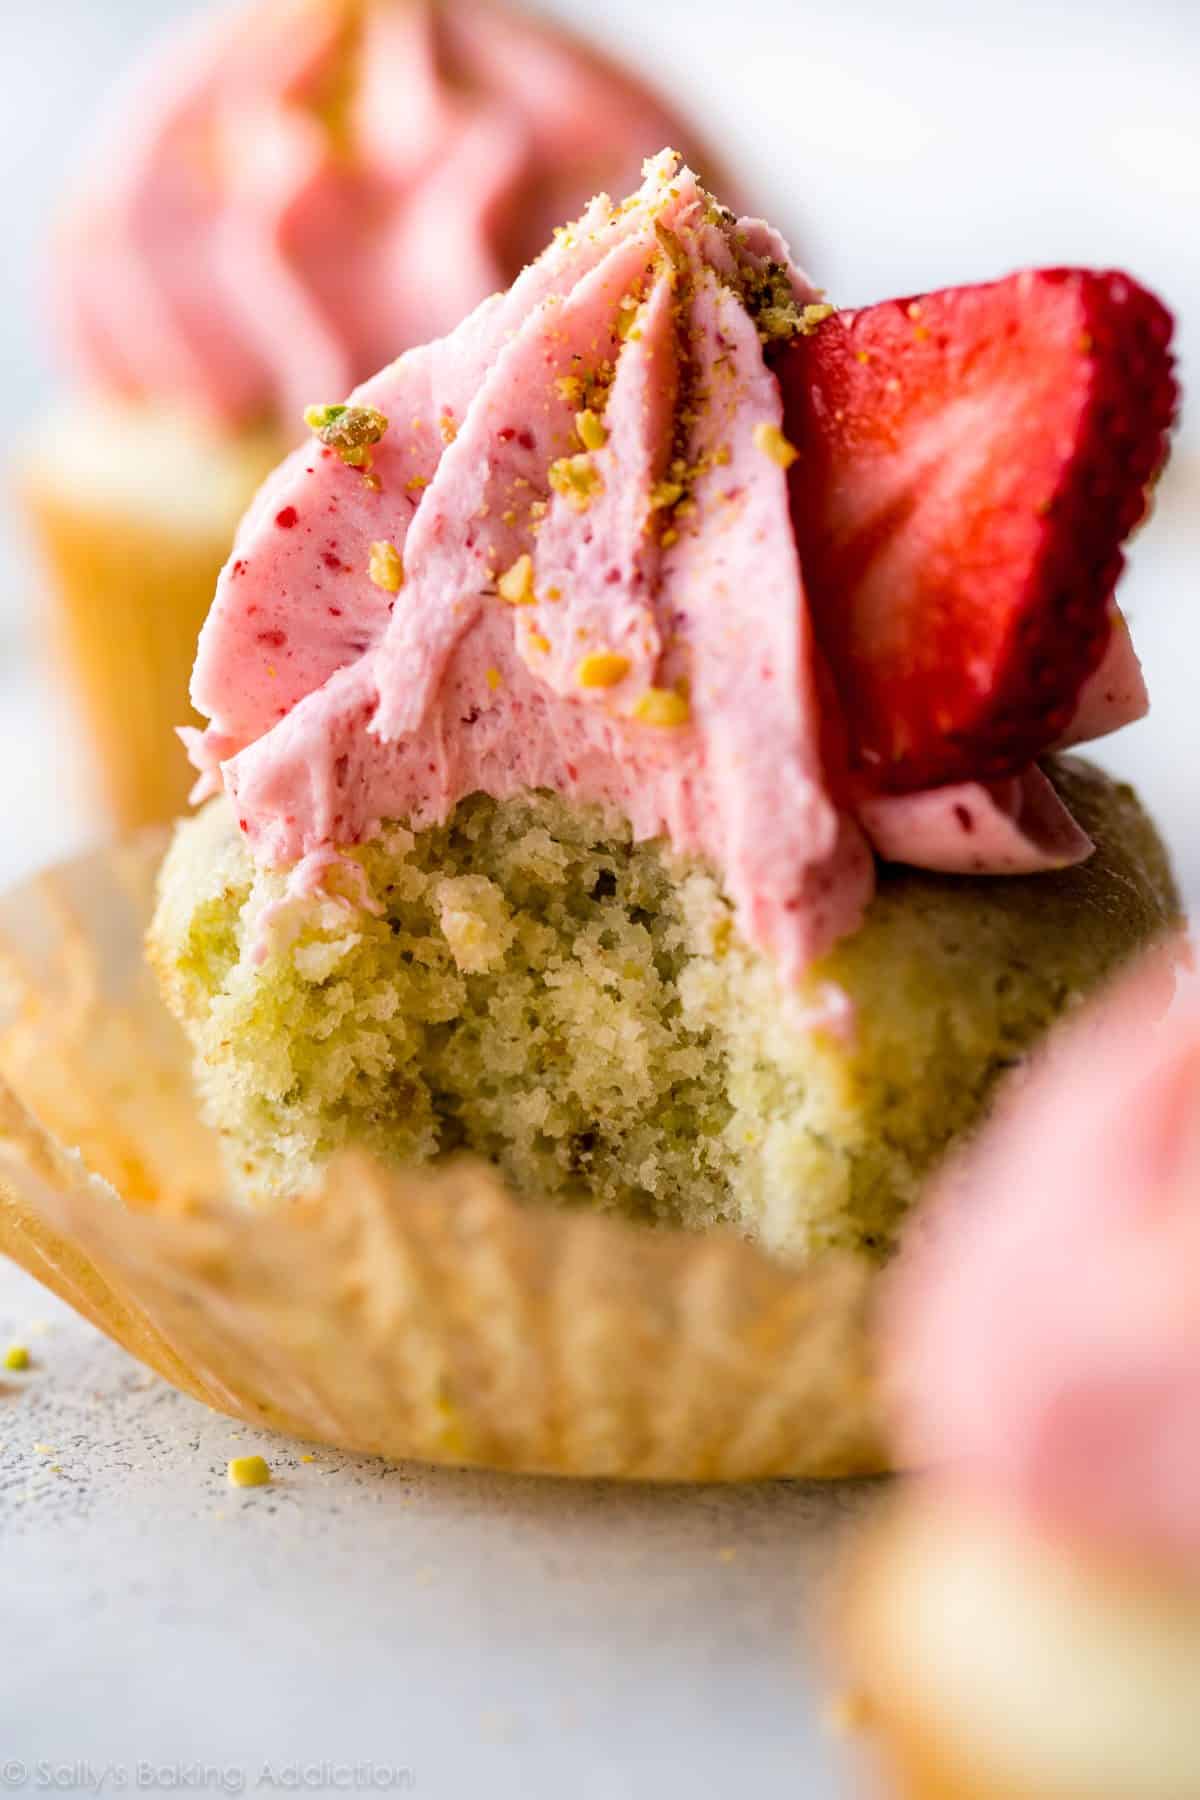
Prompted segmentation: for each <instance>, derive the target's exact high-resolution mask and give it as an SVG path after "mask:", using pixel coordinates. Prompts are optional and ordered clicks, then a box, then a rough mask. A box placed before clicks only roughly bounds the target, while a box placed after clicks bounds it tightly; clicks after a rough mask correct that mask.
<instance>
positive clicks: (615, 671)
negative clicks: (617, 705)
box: [575, 650, 629, 688]
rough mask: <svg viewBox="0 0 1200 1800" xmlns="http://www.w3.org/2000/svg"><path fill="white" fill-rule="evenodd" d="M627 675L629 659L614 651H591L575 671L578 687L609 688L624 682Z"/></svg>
mask: <svg viewBox="0 0 1200 1800" xmlns="http://www.w3.org/2000/svg"><path fill="white" fill-rule="evenodd" d="M628 673H629V658H628V657H627V656H621V655H620V654H619V653H618V652H617V651H615V650H593V651H592V652H591V653H590V655H588V656H585V657H584V658H583V660H582V661H581V662H580V664H579V667H578V668H577V669H576V671H575V675H576V678H577V680H578V682H579V685H580V687H585V688H609V687H616V685H617V683H618V682H619V681H624V679H625V677H626V676H627V675H628Z"/></svg>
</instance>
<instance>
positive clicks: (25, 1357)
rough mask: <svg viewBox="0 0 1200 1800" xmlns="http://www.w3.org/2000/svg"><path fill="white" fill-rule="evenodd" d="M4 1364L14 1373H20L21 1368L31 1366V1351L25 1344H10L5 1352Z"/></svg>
mask: <svg viewBox="0 0 1200 1800" xmlns="http://www.w3.org/2000/svg"><path fill="white" fill-rule="evenodd" d="M4 1366H5V1368H6V1369H9V1370H11V1371H12V1373H13V1374H19V1373H20V1371H21V1370H23V1369H27V1368H28V1367H29V1351H28V1350H27V1349H26V1347H25V1345H24V1344H10V1345H9V1347H8V1349H7V1350H6V1351H5V1352H4Z"/></svg>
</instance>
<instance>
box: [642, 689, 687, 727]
mask: <svg viewBox="0 0 1200 1800" xmlns="http://www.w3.org/2000/svg"><path fill="white" fill-rule="evenodd" d="M633 716H634V718H635V719H637V720H638V721H639V723H640V724H642V725H661V726H665V727H672V726H676V725H686V724H687V722H688V720H689V719H690V718H691V716H692V709H691V707H690V706H689V705H688V703H687V701H686V700H685V699H684V697H683V695H682V694H680V693H677V692H676V691H675V689H674V688H660V687H652V688H647V689H646V691H645V693H644V694H643V695H642V696H641V698H640V699H639V700H638V702H637V704H636V705H635V707H634V709H633Z"/></svg>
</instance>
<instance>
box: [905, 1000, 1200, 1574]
mask: <svg viewBox="0 0 1200 1800" xmlns="http://www.w3.org/2000/svg"><path fill="white" fill-rule="evenodd" d="M1164 990H1165V991H1164ZM1165 992H1169V977H1168V976H1167V975H1166V973H1165V971H1164V969H1163V968H1162V967H1161V966H1151V967H1148V968H1146V969H1143V970H1142V971H1141V972H1140V974H1139V975H1138V976H1136V977H1134V978H1130V979H1129V980H1127V982H1126V983H1125V984H1124V985H1123V986H1122V987H1121V988H1120V989H1119V990H1118V991H1117V992H1116V993H1115V994H1114V995H1112V996H1110V997H1109V998H1108V999H1107V1000H1106V1001H1104V1002H1102V1003H1101V1004H1100V1005H1099V1006H1097V1007H1095V1008H1093V1009H1091V1010H1090V1011H1089V1012H1088V1013H1086V1014H1085V1015H1084V1016H1083V1017H1082V1018H1081V1019H1080V1020H1079V1021H1078V1022H1077V1023H1076V1024H1075V1026H1074V1027H1072V1028H1071V1029H1070V1030H1068V1031H1067V1032H1066V1033H1065V1034H1064V1035H1063V1037H1062V1038H1061V1039H1060V1040H1059V1042H1058V1043H1057V1045H1056V1046H1055V1047H1054V1048H1053V1049H1052V1050H1051V1052H1050V1053H1049V1055H1048V1057H1047V1059H1046V1062H1045V1065H1044V1066H1043V1067H1042V1069H1041V1070H1040V1072H1039V1073H1038V1074H1037V1075H1036V1076H1035V1077H1034V1078H1032V1079H1031V1080H1030V1081H1029V1082H1028V1084H1025V1085H1023V1086H1022V1087H1021V1088H1019V1089H1018V1090H1017V1091H1015V1092H1014V1093H1013V1094H1012V1095H1011V1096H1010V1099H1009V1102H1008V1104H1007V1106H1006V1108H1005V1109H1004V1110H1003V1112H1002V1114H1001V1116H1000V1117H999V1118H998V1119H997V1121H996V1122H995V1123H994V1124H993V1126H992V1127H991V1128H990V1130H989V1131H988V1132H987V1133H986V1134H985V1136H984V1138H983V1140H982V1141H981V1142H980V1143H979V1145H978V1146H977V1147H976V1149H975V1150H974V1151H973V1152H970V1153H968V1155H967V1157H966V1159H965V1161H963V1162H962V1163H961V1164H960V1165H959V1167H958V1169H957V1170H956V1171H955V1172H954V1174H953V1175H952V1177H951V1178H950V1180H949V1183H948V1191H947V1193H946V1194H945V1195H944V1196H943V1199H942V1201H941V1210H940V1211H935V1213H934V1214H933V1217H932V1222H931V1225H930V1228H929V1232H928V1236H927V1237H926V1238H925V1239H924V1240H923V1241H921V1242H920V1244H919V1247H918V1248H917V1249H915V1250H914V1251H913V1252H912V1253H911V1254H910V1256H909V1259H908V1263H907V1266H902V1268H901V1271H900V1273H899V1275H898V1277H897V1279H896V1286H895V1289H894V1292H893V1297H892V1305H891V1316H890V1320H889V1327H890V1332H889V1343H890V1351H891V1364H892V1376H893V1383H894V1388H895V1392H896V1400H897V1409H896V1410H897V1423H898V1427H899V1432H900V1436H901V1440H902V1444H903V1447H904V1448H905V1449H906V1450H907V1452H908V1454H909V1456H910V1457H911V1458H912V1459H914V1460H917V1461H920V1462H932V1463H933V1464H934V1465H936V1466H937V1467H938V1468H939V1469H941V1470H942V1472H943V1474H944V1477H945V1478H946V1479H948V1480H950V1481H952V1482H955V1483H957V1484H959V1485H960V1486H962V1487H965V1488H967V1489H969V1490H971V1491H974V1492H976V1493H977V1494H979V1495H981V1496H982V1497H984V1498H988V1499H990V1500H992V1501H996V1502H999V1503H1000V1504H1002V1505H1005V1506H1008V1507H1010V1508H1013V1509H1017V1510H1019V1511H1020V1512H1022V1513H1023V1514H1025V1515H1027V1516H1029V1517H1032V1518H1033V1519H1034V1520H1035V1521H1037V1522H1039V1523H1041V1524H1042V1525H1044V1526H1048V1527H1050V1528H1051V1529H1059V1530H1062V1531H1064V1532H1066V1533H1068V1534H1071V1535H1073V1536H1078V1537H1082V1538H1086V1539H1093V1540H1095V1541H1096V1542H1097V1543H1098V1544H1101V1545H1106V1546H1109V1547H1111V1548H1112V1549H1114V1550H1116V1551H1118V1552H1121V1551H1128V1552H1131V1553H1137V1554H1140V1555H1150V1556H1157V1555H1161V1556H1163V1557H1165V1558H1168V1559H1181V1560H1182V1561H1183V1562H1184V1563H1185V1564H1188V1565H1190V1566H1192V1567H1196V1566H1198V1564H1200V1430H1198V1429H1197V1419H1198V1418H1200V980H1198V979H1197V978H1196V977H1195V976H1192V977H1191V978H1189V979H1187V980H1186V981H1185V984H1184V986H1183V989H1182V991H1181V993H1180V994H1179V995H1178V997H1177V999H1176V1002H1175V1007H1174V1009H1173V1010H1172V1012H1171V1013H1170V1014H1169V1015H1168V1017H1167V1018H1166V1019H1165V1021H1164V1020H1161V1019H1160V1018H1159V1017H1158V1015H1159V1014H1160V1013H1161V1010H1162V1005H1163V1001H1164V998H1165Z"/></svg>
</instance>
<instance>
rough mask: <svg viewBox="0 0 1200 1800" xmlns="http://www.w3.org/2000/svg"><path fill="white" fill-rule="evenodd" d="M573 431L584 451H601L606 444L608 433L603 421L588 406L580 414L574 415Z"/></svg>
mask: <svg viewBox="0 0 1200 1800" xmlns="http://www.w3.org/2000/svg"><path fill="white" fill-rule="evenodd" d="M575 429H576V431H577V432H578V433H579V441H580V443H581V444H582V445H583V447H584V449H585V450H603V448H604V446H605V444H607V442H608V432H607V431H606V430H605V428H604V424H603V421H602V420H601V418H600V416H599V414H598V413H594V412H593V411H592V409H591V407H590V406H585V407H584V409H583V411H582V412H579V413H576V415H575Z"/></svg>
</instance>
